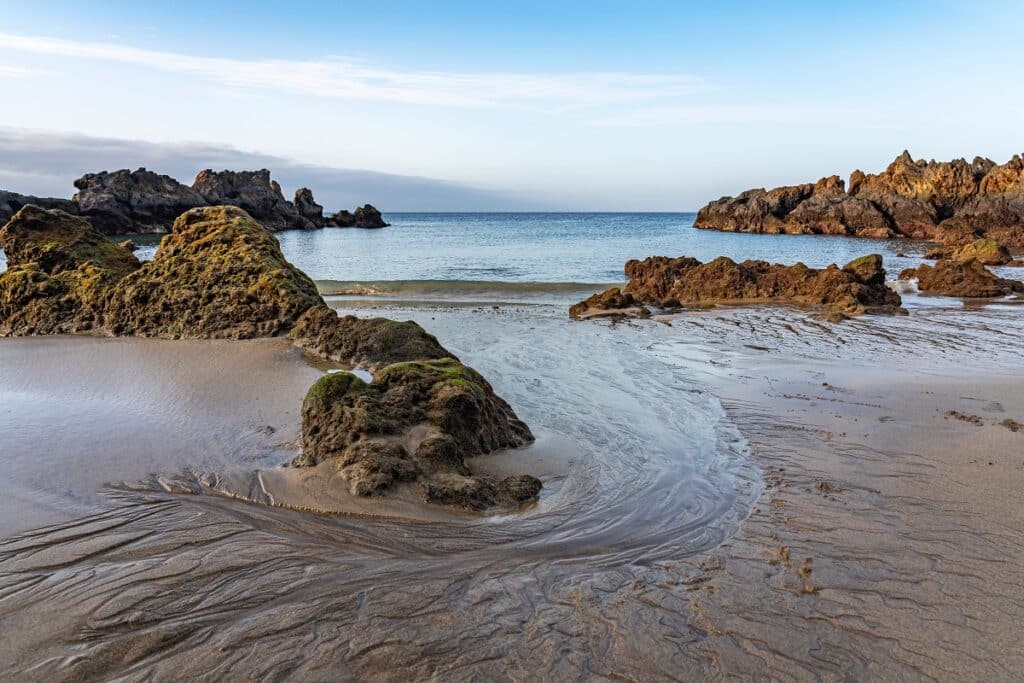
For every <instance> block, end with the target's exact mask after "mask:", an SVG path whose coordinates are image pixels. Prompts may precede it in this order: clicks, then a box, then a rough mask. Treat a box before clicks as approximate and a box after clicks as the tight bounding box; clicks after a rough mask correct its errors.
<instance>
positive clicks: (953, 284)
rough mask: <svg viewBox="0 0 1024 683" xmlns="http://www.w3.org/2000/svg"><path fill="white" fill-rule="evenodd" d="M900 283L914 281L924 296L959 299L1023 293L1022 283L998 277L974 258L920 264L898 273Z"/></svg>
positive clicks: (1023, 286) (1023, 283) (1023, 284)
mask: <svg viewBox="0 0 1024 683" xmlns="http://www.w3.org/2000/svg"><path fill="white" fill-rule="evenodd" d="M899 279H900V280H917V288H918V290H920V291H921V292H924V293H926V294H937V295H942V296H958V297H996V296H1006V295H1008V294H1013V293H1014V292H1017V293H1021V292H1024V282H1019V281H1017V280H1008V279H1005V278H1001V277H999V276H997V275H996V274H994V273H992V272H991V271H990V270H988V269H987V268H985V266H984V265H982V263H981V262H980V261H978V260H977V259H968V260H966V261H939V262H937V263H936V264H935V265H934V266H929V265H928V264H922V265H920V266H918V267H917V268H908V269H906V270H904V271H903V272H901V273H900V276H899Z"/></svg>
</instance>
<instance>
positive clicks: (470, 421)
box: [0, 206, 540, 509]
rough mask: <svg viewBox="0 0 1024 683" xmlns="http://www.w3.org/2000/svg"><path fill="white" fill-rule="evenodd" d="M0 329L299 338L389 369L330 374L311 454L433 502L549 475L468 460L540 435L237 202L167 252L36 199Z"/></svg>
mask: <svg viewBox="0 0 1024 683" xmlns="http://www.w3.org/2000/svg"><path fill="white" fill-rule="evenodd" d="M0 247H2V248H3V249H4V251H5V252H6V253H7V256H8V261H9V267H8V269H7V270H6V271H4V272H3V273H0V334H2V335H29V334H58V333H67V332H96V333H102V334H113V335H137V336H150V337H163V338H204V339H209V338H231V339H242V338H255V337H269V336H283V335H289V336H290V337H291V338H292V339H293V341H294V343H295V344H296V345H297V346H300V347H302V348H304V349H307V350H309V351H311V352H313V353H316V354H317V355H319V356H321V357H322V358H324V359H326V360H333V361H336V362H338V363H341V364H344V365H347V366H349V367H354V366H357V365H362V366H365V367H369V368H371V369H372V370H373V371H374V375H373V383H372V384H369V385H368V384H365V383H363V382H362V381H361V380H359V379H358V378H357V377H356V376H355V375H352V374H349V373H344V372H342V373H336V374H330V375H328V376H326V377H324V378H323V379H321V380H320V381H319V382H317V383H316V384H315V385H314V386H313V388H312V389H310V392H309V395H308V396H307V398H306V401H305V404H304V406H303V441H302V447H303V453H302V455H301V456H300V457H299V458H297V459H296V461H295V463H294V464H295V465H296V466H313V465H320V464H323V465H324V466H326V467H335V466H336V467H337V468H339V470H340V471H341V472H342V474H343V476H344V477H345V479H346V481H348V482H349V484H350V487H351V490H352V491H354V492H355V493H357V494H360V495H377V494H380V493H382V492H384V491H385V490H386V489H388V488H389V487H390V486H391V485H393V484H395V483H397V482H402V481H409V482H413V481H415V482H418V484H417V485H418V486H419V489H420V491H421V493H422V495H423V497H424V499H425V500H428V501H430V502H434V503H438V504H444V505H455V506H461V507H468V508H472V509H483V508H485V507H488V506H491V505H496V504H502V505H514V504H517V503H519V502H522V501H524V500H528V499H531V498H535V497H536V496H537V494H538V492H539V490H540V482H539V481H538V480H536V479H535V478H533V477H529V476H527V475H521V476H517V477H510V478H508V479H506V480H503V481H496V480H493V479H491V478H490V477H487V476H482V475H474V474H473V472H472V471H471V470H470V469H469V466H468V464H467V462H466V460H467V459H468V458H472V457H473V456H477V455H481V454H483V453H488V452H490V451H493V450H496V449H501V448H514V447H518V446H522V445H524V444H526V443H528V442H530V441H532V440H533V435H532V434H531V433H530V430H529V428H528V427H527V426H526V425H525V424H524V423H523V422H521V421H520V420H519V418H518V417H516V414H515V412H514V411H513V410H512V408H511V407H510V406H509V405H508V404H507V403H506V402H505V401H504V400H502V399H501V398H500V397H499V396H497V395H496V394H495V393H494V390H493V389H492V388H491V386H490V384H488V383H487V381H486V380H485V379H484V378H483V377H481V376H480V375H479V373H477V372H476V371H475V370H473V369H472V368H469V367H466V366H464V365H463V364H462V363H460V362H459V360H458V359H457V358H456V357H455V356H454V354H452V353H451V352H449V351H448V350H447V349H445V348H444V347H443V346H441V344H440V343H439V342H438V341H437V339H436V338H434V337H433V336H432V335H430V334H428V333H427V332H426V331H425V330H423V328H421V327H420V326H419V325H417V324H416V323H414V322H411V321H409V322H397V321H393V320H387V319H384V318H372V319H359V318H355V317H353V316H346V317H343V318H339V317H338V315H337V313H335V311H334V310H332V309H331V308H329V307H328V306H327V305H326V303H325V302H324V301H323V299H322V298H321V297H320V295H319V294H318V292H317V290H316V285H315V284H314V283H313V281H312V280H310V279H309V278H308V277H307V276H306V275H305V274H304V273H302V272H301V271H299V270H298V269H297V268H295V267H294V266H292V265H291V264H290V263H288V262H287V261H286V260H285V258H284V256H283V255H282V254H281V250H280V246H279V244H278V241H277V239H276V238H275V237H274V235H273V234H271V233H270V231H268V230H267V229H266V228H264V227H263V226H262V225H260V224H259V223H258V222H256V221H255V220H254V219H253V218H252V216H250V215H249V214H248V213H246V212H245V211H244V210H242V209H240V208H238V207H234V206H217V207H206V208H197V209H191V210H189V211H187V212H185V213H184V214H182V215H181V216H179V217H178V218H177V219H176V220H175V221H174V224H173V226H172V228H171V232H170V234H169V235H167V236H166V237H164V238H163V241H162V242H161V244H160V247H159V249H158V250H157V252H156V255H155V257H154V258H153V260H152V261H150V262H147V263H140V262H139V261H138V259H136V258H135V256H134V255H133V254H132V253H131V251H130V250H129V249H127V248H125V247H123V246H120V245H117V244H114V243H113V242H111V241H110V240H108V239H107V238H106V237H104V236H103V235H101V234H99V233H98V232H97V231H96V230H95V229H94V228H93V227H92V226H91V225H90V224H89V223H88V222H87V221H86V220H84V219H83V218H81V217H76V216H72V215H70V214H67V213H64V212H61V211H47V210H44V209H40V208H38V207H35V206H26V207H24V208H22V209H21V210H20V211H19V212H18V213H17V214H16V215H15V216H14V217H13V218H12V220H11V221H10V222H9V223H8V224H7V225H6V226H5V227H4V228H3V229H2V230H0Z"/></svg>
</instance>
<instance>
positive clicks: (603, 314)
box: [569, 287, 651, 320]
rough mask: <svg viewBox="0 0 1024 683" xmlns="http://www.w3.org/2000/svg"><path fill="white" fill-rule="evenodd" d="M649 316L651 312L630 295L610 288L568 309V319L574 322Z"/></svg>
mask: <svg viewBox="0 0 1024 683" xmlns="http://www.w3.org/2000/svg"><path fill="white" fill-rule="evenodd" d="M650 315H651V312H650V311H649V310H648V309H647V308H646V307H644V306H642V305H641V304H640V303H639V302H637V301H636V300H635V299H634V298H633V295H632V294H624V293H623V292H621V291H620V290H619V288H618V287H612V288H611V289H609V290H607V291H605V292H601V293H599V294H595V295H593V296H592V297H590V298H589V299H587V300H585V301H581V302H580V303H578V304H575V305H573V306H570V307H569V317H570V318H574V319H576V320H585V319H587V318H608V317H630V318H647V317H649V316H650Z"/></svg>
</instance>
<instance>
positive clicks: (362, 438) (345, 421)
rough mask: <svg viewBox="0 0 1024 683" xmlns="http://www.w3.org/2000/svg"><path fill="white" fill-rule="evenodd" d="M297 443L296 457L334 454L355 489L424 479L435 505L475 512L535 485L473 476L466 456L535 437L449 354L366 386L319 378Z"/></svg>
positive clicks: (309, 460) (384, 371)
mask: <svg viewBox="0 0 1024 683" xmlns="http://www.w3.org/2000/svg"><path fill="white" fill-rule="evenodd" d="M302 441H303V445H304V446H303V453H302V455H301V456H300V457H299V459H298V460H297V461H296V463H295V464H297V465H300V466H308V465H315V464H317V463H320V462H323V461H325V460H331V461H332V462H335V463H337V466H338V467H339V469H340V471H341V474H342V476H343V477H344V478H345V479H346V480H347V481H348V482H349V485H350V488H351V490H352V492H353V493H355V494H358V495H376V494H379V493H382V492H383V491H384V490H386V489H388V488H390V487H391V486H392V484H394V483H395V482H400V481H411V480H414V479H421V480H422V482H423V485H424V487H425V490H424V495H425V497H426V498H427V499H428V500H430V501H432V502H438V503H443V504H450V505H459V506H463V507H469V508H474V509H482V508H484V507H489V506H490V505H494V504H495V503H498V502H518V501H517V500H514V499H515V498H516V495H517V494H518V495H520V496H525V497H526V498H529V497H534V496H536V495H537V492H538V491H539V487H537V488H536V489H534V490H532V493H530V494H529V495H527V494H528V490H529V489H530V487H529V486H524V484H523V482H522V481H521V478H514V479H513V480H507V481H506V482H502V483H499V484H495V483H494V482H492V481H491V480H490V479H489V478H487V477H473V476H472V475H471V474H470V470H469V468H468V466H467V465H466V463H465V459H466V458H470V457H472V456H476V455H481V454H483V453H489V452H491V451H494V450H497V449H501V448H514V447H518V446H522V445H525V444H526V443H529V442H530V441H533V435H532V434H531V433H530V430H529V428H528V427H527V426H526V425H525V424H523V423H522V422H521V421H519V419H518V418H516V417H515V414H514V413H513V412H512V409H511V408H510V407H509V406H508V404H507V403H505V401H503V400H502V399H501V398H500V397H498V396H497V395H496V394H495V393H494V391H493V389H491V386H490V384H488V383H487V380H485V379H484V378H483V377H481V376H480V374H479V373H477V372H476V371H475V370H473V369H472V368H467V367H466V366H464V365H462V364H461V363H459V362H458V361H456V360H454V359H452V358H444V359H440V360H428V361H413V362H406V363H396V364H392V365H388V366H385V367H383V368H381V369H379V370H377V371H376V372H375V373H374V375H373V383H372V384H366V383H365V382H363V381H362V380H360V379H359V378H358V377H356V376H355V375H353V374H351V373H344V372H342V373H334V374H329V375H326V376H324V377H323V378H321V379H320V380H319V381H318V382H317V383H316V384H314V385H313V387H312V388H311V389H310V390H309V393H308V394H307V396H306V400H305V402H304V403H303V405H302Z"/></svg>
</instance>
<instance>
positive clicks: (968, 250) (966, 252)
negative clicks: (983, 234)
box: [953, 239, 1013, 266]
mask: <svg viewBox="0 0 1024 683" xmlns="http://www.w3.org/2000/svg"><path fill="white" fill-rule="evenodd" d="M970 259H976V260H977V261H978V262H979V263H981V264H982V265H985V266H1001V265H1004V264H1006V263H1009V262H1010V261H1011V260H1013V257H1012V256H1011V255H1010V250H1009V249H1007V248H1006V247H1004V246H1003V245H1002V244H1000V243H999V242H997V241H996V240H994V239H980V240H975V241H974V242H971V243H970V244H965V245H963V246H962V247H959V248H958V249H957V250H956V251H954V252H953V260H954V261H967V260H970Z"/></svg>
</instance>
